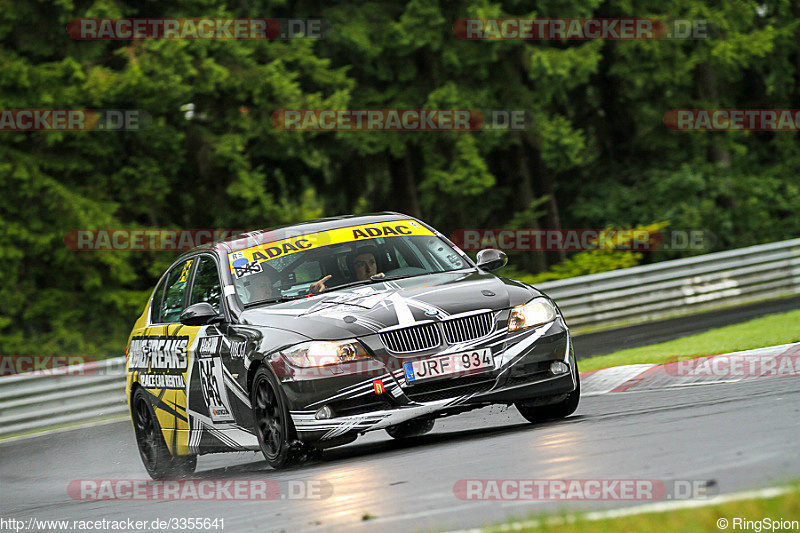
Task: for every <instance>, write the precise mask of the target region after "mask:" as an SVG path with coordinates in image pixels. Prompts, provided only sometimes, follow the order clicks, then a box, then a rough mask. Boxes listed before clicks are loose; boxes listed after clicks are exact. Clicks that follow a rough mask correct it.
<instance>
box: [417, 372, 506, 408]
mask: <svg viewBox="0 0 800 533" xmlns="http://www.w3.org/2000/svg"><path fill="white" fill-rule="evenodd" d="M494 381H495V380H494V378H487V377H486V376H483V375H482V376H471V377H463V378H458V379H456V380H444V381H442V380H436V381H434V382H432V383H416V384H414V385H411V386H410V387H407V388H406V389H405V390H404V392H405V393H406V396H407V397H408V398H409V399H411V400H413V401H415V402H435V401H437V400H444V399H446V398H455V397H457V396H464V395H468V394H476V393H480V392H486V391H488V390H489V389H491V388H492V385H493V384H494Z"/></svg>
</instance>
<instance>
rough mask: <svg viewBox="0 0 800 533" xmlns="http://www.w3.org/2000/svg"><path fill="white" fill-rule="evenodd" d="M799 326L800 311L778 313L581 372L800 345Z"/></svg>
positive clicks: (584, 366) (586, 363)
mask: <svg viewBox="0 0 800 533" xmlns="http://www.w3.org/2000/svg"><path fill="white" fill-rule="evenodd" d="M798 323H800V310H798V311H789V312H788V313H778V314H775V315H768V316H764V317H761V318H756V319H753V320H750V321H749V322H742V323H741V324H734V325H733V326H726V327H723V328H717V329H712V330H709V331H706V332H705V333H699V334H697V335H690V336H688V337H682V338H680V339H675V340H672V341H668V342H662V343H659V344H651V345H648V346H641V347H639V348H630V349H627V350H621V351H618V352H614V353H610V354H607V355H599V356H597V357H590V358H588V359H583V360H581V361H580V362H579V363H578V366H579V367H580V369H581V372H586V371H589V370H597V369H600V368H607V367H610V366H619V365H632V364H639V363H656V364H660V363H664V362H666V360H667V359H668V358H672V360H675V358H676V357H677V358H679V359H691V358H694V357H703V356H706V355H715V354H720V353H727V352H737V351H739V350H750V349H753V348H761V347H764V346H773V345H776V344H787V343H790V342H798V341H800V329H798V327H797V324H798Z"/></svg>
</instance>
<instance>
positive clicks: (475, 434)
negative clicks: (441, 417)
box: [191, 415, 587, 479]
mask: <svg viewBox="0 0 800 533" xmlns="http://www.w3.org/2000/svg"><path fill="white" fill-rule="evenodd" d="M586 418H587V417H586V416H585V415H573V416H570V417H568V418H565V419H563V420H555V421H548V422H541V423H538V424H533V423H530V422H520V423H515V424H509V425H504V426H501V427H490V428H470V429H460V430H451V431H446V432H436V431H435V430H434V432H433V433H429V434H427V435H420V436H419V437H411V438H407V439H400V440H396V439H392V438H391V437H389V436H388V435H387V437H386V439H385V440H381V441H378V442H366V443H359V442H358V441H357V440H356V441H355V442H353V443H351V444H346V445H344V446H339V447H335V448H330V449H327V450H324V451H323V454H322V457H321V458H316V459H313V460H309V461H306V462H302V463H299V464H296V465H293V466H291V467H288V468H284V469H281V470H279V471H276V470H273V469H272V468H271V467H270V466H269V464H268V463H267V462H266V461H265V460H264V459H263V458H259V459H258V460H255V461H253V462H250V463H244V464H237V465H232V466H226V467H219V468H212V469H209V470H203V471H200V472H196V473H195V474H194V475H193V476H191V478H193V479H219V478H231V477H236V478H247V477H258V476H261V475H263V474H265V473H268V474H269V475H270V476H271V477H279V478H280V477H283V474H289V475H291V473H292V472H295V473H296V472H298V471H303V473H306V472H313V470H314V468H316V467H326V466H331V465H335V464H337V463H339V462H346V461H348V460H351V459H356V458H367V457H379V456H380V455H382V454H390V453H393V452H398V451H403V450H409V449H412V448H413V449H421V448H431V449H437V448H439V447H442V446H448V445H451V444H452V443H454V442H469V441H477V440H480V439H485V438H493V437H497V436H499V435H505V434H512V433H519V432H522V431H538V430H541V429H546V428H551V427H556V426H561V425H571V424H575V423H579V422H581V421H582V420H584V419H586Z"/></svg>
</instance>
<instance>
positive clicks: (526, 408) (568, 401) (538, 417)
mask: <svg viewBox="0 0 800 533" xmlns="http://www.w3.org/2000/svg"><path fill="white" fill-rule="evenodd" d="M575 381H576V382H577V384H576V386H575V390H574V391H572V392H570V393H569V394H567V397H566V398H565V399H563V400H561V401H560V402H557V403H552V404H550V405H536V404H533V405H526V403H525V402H517V403H515V404H514V405H515V406H516V408H517V410H518V411H519V414H521V415H522V416H523V417H524V418H525V420H527V421H528V422H534V423H536V422H545V421H548V420H560V419H562V418H566V417H568V416H569V415H571V414H572V413H574V412H575V410H576V409H577V408H578V402H580V399H581V378H580V376H579V375H578V372H577V367H576V370H575Z"/></svg>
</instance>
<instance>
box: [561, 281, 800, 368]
mask: <svg viewBox="0 0 800 533" xmlns="http://www.w3.org/2000/svg"><path fill="white" fill-rule="evenodd" d="M797 309H800V297H798V296H792V297H791V298H781V299H777V300H767V301H763V302H756V303H752V304H747V305H742V306H738V307H728V308H724V309H717V310H714V311H706V312H704V313H697V314H693V315H684V316H680V317H676V318H669V319H666V320H655V321H652V322H644V323H641V324H635V325H632V326H625V327H622V328H615V329H610V330H605V331H596V332H594V333H586V334H583V335H576V336H574V337H573V344H574V346H575V356H576V357H577V358H578V359H586V358H587V357H593V356H595V355H604V354H607V353H611V352H615V351H617V350H624V349H627V348H637V347H639V346H646V345H648V344H656V343H659V342H666V341H671V340H673V339H678V338H680V337H685V336H687V335H695V334H697V333H703V332H704V331H708V330H710V329H714V328H721V327H724V326H730V325H731V324H738V323H739V322H746V321H748V320H752V319H754V318H758V317H762V316H766V315H770V314H773V313H785V312H787V311H794V310H797Z"/></svg>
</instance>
